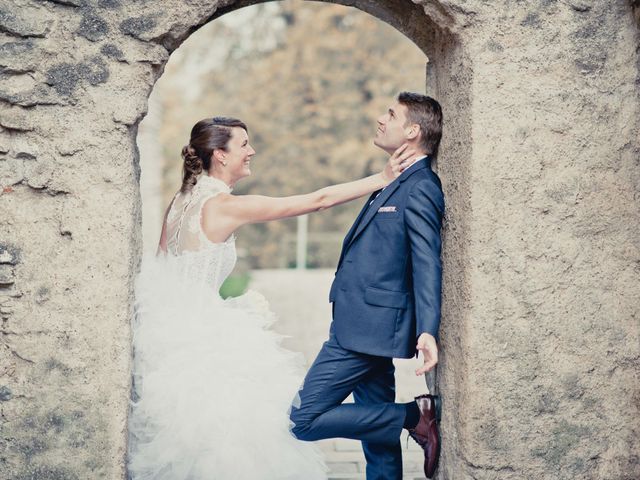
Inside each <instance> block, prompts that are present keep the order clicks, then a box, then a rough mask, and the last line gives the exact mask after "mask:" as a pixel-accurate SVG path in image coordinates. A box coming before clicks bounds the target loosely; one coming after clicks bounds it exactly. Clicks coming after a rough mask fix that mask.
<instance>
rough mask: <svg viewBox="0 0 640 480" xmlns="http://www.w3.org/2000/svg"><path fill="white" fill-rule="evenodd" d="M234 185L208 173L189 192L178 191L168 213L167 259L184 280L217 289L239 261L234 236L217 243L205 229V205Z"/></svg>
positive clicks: (199, 178)
mask: <svg viewBox="0 0 640 480" xmlns="http://www.w3.org/2000/svg"><path fill="white" fill-rule="evenodd" d="M230 191H231V188H230V187H229V186H228V185H227V184H225V183H224V182H223V181H222V180H218V179H217V178H214V177H210V176H208V175H206V174H204V175H200V176H199V177H198V181H197V183H196V184H195V185H194V186H193V188H192V189H191V191H190V192H187V193H182V192H178V193H177V194H176V196H175V197H174V199H173V201H172V202H171V206H170V207H169V213H168V214H167V222H166V236H167V259H168V260H169V261H172V262H174V263H175V265H176V268H177V269H178V271H179V273H180V274H181V276H182V277H183V278H184V279H185V281H189V282H195V283H196V284H198V285H207V286H210V287H211V288H213V289H214V291H216V292H217V291H218V290H219V289H220V286H221V285H222V282H224V280H225V279H226V278H227V276H228V275H229V274H230V273H231V271H232V270H233V267H234V266H235V264H236V259H237V256H236V248H235V237H234V236H233V235H231V237H229V238H228V239H227V240H226V241H225V242H218V243H214V242H212V241H211V240H209V239H208V238H207V236H206V235H205V233H204V231H203V229H202V207H203V206H204V204H205V202H206V201H207V200H209V199H210V198H212V197H214V196H216V195H217V194H219V193H223V192H225V193H229V192H230Z"/></svg>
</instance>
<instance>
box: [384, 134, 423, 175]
mask: <svg viewBox="0 0 640 480" xmlns="http://www.w3.org/2000/svg"><path fill="white" fill-rule="evenodd" d="M416 153H417V152H416V151H415V150H414V148H413V147H409V145H408V144H406V143H403V144H402V145H401V146H400V147H398V148H397V149H396V151H395V152H393V155H391V156H390V157H389V160H388V161H387V164H386V165H385V166H384V170H383V171H382V172H381V175H382V178H383V179H384V180H385V182H387V183H391V182H393V181H394V180H395V179H396V178H398V177H399V176H400V175H401V174H402V172H403V171H404V169H405V168H406V167H407V165H408V164H409V161H410V160H412V159H413V158H414V157H415V156H416Z"/></svg>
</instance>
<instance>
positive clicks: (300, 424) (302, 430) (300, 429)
mask: <svg viewBox="0 0 640 480" xmlns="http://www.w3.org/2000/svg"><path fill="white" fill-rule="evenodd" d="M305 417H306V418H305ZM289 419H290V420H291V422H292V423H293V424H294V426H293V427H292V428H291V433H293V435H294V436H295V437H296V438H297V439H298V440H303V441H306V442H312V441H314V440H316V439H315V438H313V434H312V423H313V421H312V420H311V419H309V418H308V416H305V415H302V414H301V413H300V409H295V408H294V409H293V410H292V412H291V414H290V415H289Z"/></svg>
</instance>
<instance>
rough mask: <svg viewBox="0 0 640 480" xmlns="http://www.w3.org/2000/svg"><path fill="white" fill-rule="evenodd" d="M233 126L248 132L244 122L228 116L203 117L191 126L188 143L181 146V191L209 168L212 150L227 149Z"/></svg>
mask: <svg viewBox="0 0 640 480" xmlns="http://www.w3.org/2000/svg"><path fill="white" fill-rule="evenodd" d="M234 127H240V128H242V129H244V130H245V131H246V132H247V133H248V132H249V130H248V129H247V126H246V125H245V124H244V122H242V121H241V120H238V119H237V118H228V117H213V118H205V119H204V120H200V121H199V122H198V123H196V124H195V125H194V126H193V128H192V129H191V139H190V140H189V145H185V146H184V147H182V160H183V162H184V163H183V165H182V187H181V188H180V191H181V192H182V193H186V192H188V191H189V190H191V189H192V188H193V186H194V185H195V184H196V182H197V181H198V175H200V174H201V173H202V172H204V171H208V170H209V168H210V167H211V158H212V157H213V151H214V150H216V149H218V150H225V151H226V150H227V145H228V143H229V139H230V138H231V131H232V129H233V128H234Z"/></svg>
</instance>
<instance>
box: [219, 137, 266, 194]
mask: <svg viewBox="0 0 640 480" xmlns="http://www.w3.org/2000/svg"><path fill="white" fill-rule="evenodd" d="M255 153H256V151H255V150H254V149H253V147H252V146H251V145H250V144H249V135H248V134H247V132H246V130H245V129H244V128H240V127H234V128H233V129H232V130H231V138H230V139H229V141H228V142H227V147H226V149H225V150H216V151H215V152H214V154H217V155H219V156H220V158H221V161H224V162H225V163H226V166H224V167H223V170H224V172H225V174H226V175H227V176H228V181H229V183H230V184H234V183H236V182H237V181H238V180H240V179H241V178H244V177H248V176H249V175H251V157H253V155H255Z"/></svg>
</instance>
